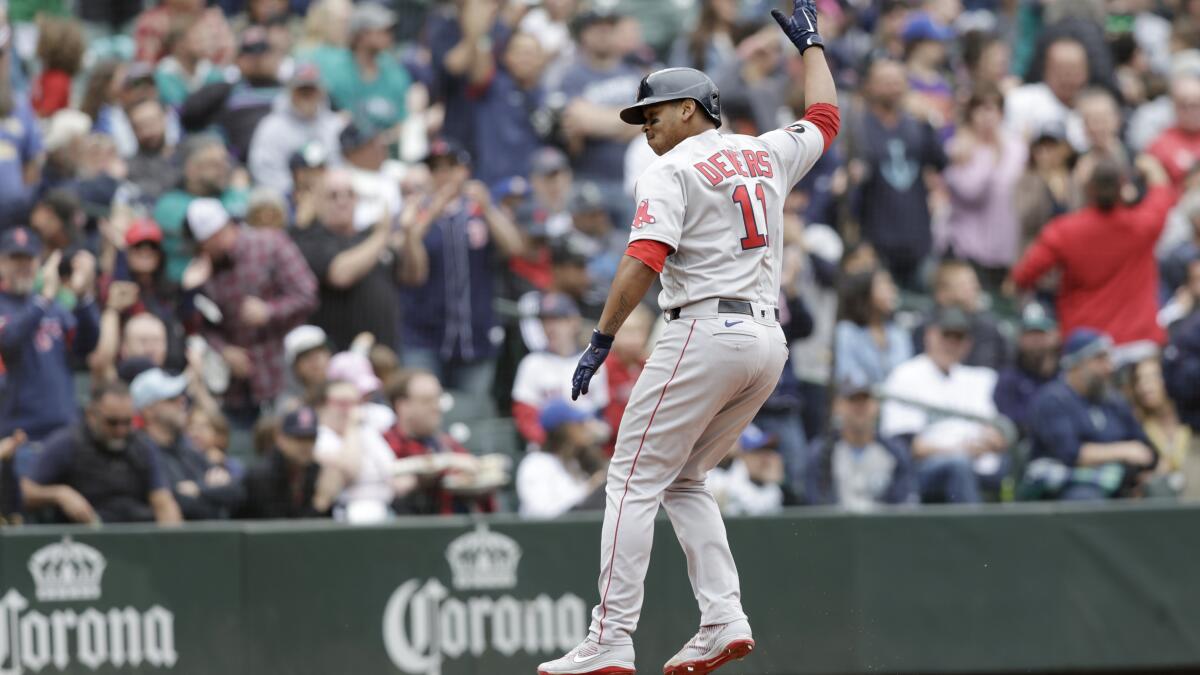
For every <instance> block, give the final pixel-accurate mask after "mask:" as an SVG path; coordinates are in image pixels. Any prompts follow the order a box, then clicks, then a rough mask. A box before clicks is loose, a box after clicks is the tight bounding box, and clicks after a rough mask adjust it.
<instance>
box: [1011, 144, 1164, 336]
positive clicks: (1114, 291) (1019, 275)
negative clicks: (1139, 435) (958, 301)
mask: <svg viewBox="0 0 1200 675" xmlns="http://www.w3.org/2000/svg"><path fill="white" fill-rule="evenodd" d="M1137 168H1138V169H1139V170H1140V171H1141V172H1142V174H1143V175H1144V176H1145V178H1146V184H1147V188H1148V190H1147V192H1146V196H1145V198H1144V199H1142V201H1141V202H1139V203H1137V204H1134V205H1126V204H1124V203H1123V202H1122V201H1121V191H1122V189H1123V188H1124V186H1125V180H1124V176H1123V175H1122V170H1121V168H1120V167H1119V166H1118V165H1116V164H1113V163H1111V162H1101V163H1099V164H1097V165H1096V167H1095V169H1093V171H1092V175H1091V177H1090V178H1089V179H1088V183H1087V197H1088V204H1087V205H1086V206H1084V207H1083V208H1082V209H1080V210H1078V211H1075V212H1073V213H1068V214H1066V215H1063V216H1059V217H1058V218H1055V219H1054V220H1051V221H1050V222H1049V223H1047V224H1046V226H1045V227H1044V228H1043V229H1042V232H1041V234H1039V235H1038V238H1037V240H1035V241H1034V242H1033V244H1031V245H1030V247H1029V249H1028V250H1026V251H1025V255H1024V256H1022V257H1021V260H1020V262H1018V263H1017V265H1016V267H1014V268H1013V271H1012V277H1013V281H1015V282H1016V283H1017V285H1018V286H1020V287H1022V288H1030V287H1032V286H1033V284H1034V283H1035V282H1036V281H1037V280H1038V278H1039V277H1041V276H1042V275H1043V274H1045V273H1046V272H1048V271H1049V270H1051V269H1053V268H1058V269H1060V270H1061V272H1062V281H1061V282H1060V283H1059V288H1058V303H1057V304H1058V318H1059V323H1060V324H1061V325H1062V331H1063V334H1064V335H1065V334H1069V333H1070V332H1071V331H1072V330H1074V329H1075V328H1078V327H1080V326H1091V327H1094V328H1096V329H1098V330H1100V331H1102V332H1104V333H1107V334H1109V335H1110V336H1112V338H1113V340H1114V341H1115V342H1116V343H1117V344H1124V343H1127V342H1133V341H1135V340H1153V341H1155V342H1157V343H1159V344H1162V343H1164V342H1165V341H1166V335H1165V333H1164V332H1163V329H1162V327H1161V326H1159V325H1158V321H1157V319H1156V314H1157V312H1158V298H1157V292H1158V264H1157V262H1156V261H1155V259H1154V244H1155V242H1157V241H1158V237H1159V234H1161V233H1162V229H1163V224H1164V222H1165V220H1166V216H1167V211H1169V210H1170V208H1171V207H1172V206H1173V205H1174V203H1175V199H1176V193H1175V190H1174V189H1173V188H1172V187H1171V184H1170V178H1169V177H1168V176H1167V173H1166V171H1165V170H1164V169H1163V167H1162V164H1160V163H1159V162H1158V161H1157V160H1155V159H1154V158H1153V157H1150V156H1148V155H1143V156H1142V157H1139V158H1138V161H1137Z"/></svg>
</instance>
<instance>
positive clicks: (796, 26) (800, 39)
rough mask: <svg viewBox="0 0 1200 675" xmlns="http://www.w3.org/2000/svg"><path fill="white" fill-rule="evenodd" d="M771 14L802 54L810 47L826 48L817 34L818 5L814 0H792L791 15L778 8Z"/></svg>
mask: <svg viewBox="0 0 1200 675" xmlns="http://www.w3.org/2000/svg"><path fill="white" fill-rule="evenodd" d="M771 16H773V17H775V21H776V23H778V24H779V27H780V28H782V29H783V33H784V35H787V36H788V39H789V40H791V41H792V44H794V45H796V49H799V50H800V53H801V54H803V53H804V50H805V49H808V48H809V47H820V48H821V49H824V48H825V41H824V40H822V39H821V36H820V35H818V34H817V6H816V4H815V3H814V2H813V0H792V15H791V16H787V15H786V14H784V13H783V12H781V11H779V10H777V9H773V10H771Z"/></svg>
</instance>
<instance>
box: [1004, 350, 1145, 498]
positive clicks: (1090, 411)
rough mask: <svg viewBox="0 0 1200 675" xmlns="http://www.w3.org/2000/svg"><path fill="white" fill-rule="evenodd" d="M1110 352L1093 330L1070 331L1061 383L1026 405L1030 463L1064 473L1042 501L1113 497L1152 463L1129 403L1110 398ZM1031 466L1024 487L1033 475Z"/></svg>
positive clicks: (1051, 386) (1058, 382) (1117, 396)
mask: <svg viewBox="0 0 1200 675" xmlns="http://www.w3.org/2000/svg"><path fill="white" fill-rule="evenodd" d="M1112 346H1113V341H1112V339H1111V338H1110V337H1108V336H1107V335H1105V334H1104V333H1101V332H1099V331H1097V330H1094V329H1091V328H1086V327H1085V328H1078V329H1075V330H1073V331H1072V332H1071V333H1069V334H1068V335H1067V339H1066V342H1064V343H1063V355H1062V361H1061V364H1062V370H1063V374H1062V377H1060V378H1059V379H1057V380H1055V381H1054V382H1051V383H1050V384H1048V385H1046V386H1045V387H1042V389H1041V391H1039V392H1038V394H1037V397H1036V398H1034V400H1033V403H1032V404H1031V422H1030V429H1031V431H1032V432H1033V453H1032V456H1033V458H1034V463H1035V464H1036V462H1037V461H1038V460H1052V461H1053V462H1055V463H1057V464H1058V465H1061V466H1062V467H1065V468H1067V469H1069V470H1070V473H1069V474H1068V476H1067V478H1066V480H1065V481H1061V482H1060V483H1059V484H1057V485H1050V486H1047V487H1048V489H1047V492H1048V495H1047V496H1050V497H1054V498H1057V499H1062V500H1084V499H1104V498H1107V497H1114V496H1118V495H1119V494H1121V493H1122V490H1121V488H1122V486H1123V485H1132V484H1133V483H1134V481H1135V477H1136V474H1139V473H1141V472H1143V471H1149V470H1151V469H1153V468H1154V466H1155V463H1156V462H1157V461H1158V455H1157V453H1156V452H1155V450H1154V448H1153V446H1152V445H1151V442H1150V439H1149V438H1147V437H1146V434H1145V432H1144V431H1143V430H1142V428H1141V425H1139V424H1138V421H1137V419H1136V418H1135V417H1134V414H1133V410H1132V409H1130V407H1129V403H1128V402H1126V401H1125V400H1124V399H1123V398H1122V397H1121V396H1120V395H1119V394H1114V393H1111V392H1110V386H1109V385H1110V380H1111V378H1112V374H1113V365H1112V356H1111V352H1112ZM1035 464H1031V465H1030V467H1029V470H1027V475H1026V480H1027V481H1028V480H1030V475H1031V474H1032V475H1034V476H1036V475H1038V474H1037V469H1036V468H1035ZM1044 464H1045V463H1044V462H1043V465H1044ZM1104 467H1109V468H1108V469H1104ZM1079 469H1100V470H1095V471H1079Z"/></svg>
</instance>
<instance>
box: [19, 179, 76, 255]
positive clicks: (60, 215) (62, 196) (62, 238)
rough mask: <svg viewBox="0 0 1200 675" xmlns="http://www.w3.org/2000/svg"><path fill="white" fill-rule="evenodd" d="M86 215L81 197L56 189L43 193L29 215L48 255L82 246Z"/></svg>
mask: <svg viewBox="0 0 1200 675" xmlns="http://www.w3.org/2000/svg"><path fill="white" fill-rule="evenodd" d="M85 220H86V216H85V215H84V214H83V210H82V207H81V205H80V203H79V198H78V197H76V196H75V193H74V192H73V191H71V190H68V189H64V188H55V189H53V190H50V191H48V192H46V193H45V194H43V195H42V196H41V198H40V199H38V200H37V202H36V203H34V205H33V211H31V212H30V214H29V226H30V228H32V229H33V231H34V232H36V233H37V235H38V238H39V239H41V241H42V244H43V245H44V246H45V247H46V253H48V254H49V253H53V252H55V251H62V252H63V253H64V255H65V254H67V251H68V249H70V248H71V247H72V246H74V245H78V244H81V243H82V239H83V232H82V230H83V225H84V221H85Z"/></svg>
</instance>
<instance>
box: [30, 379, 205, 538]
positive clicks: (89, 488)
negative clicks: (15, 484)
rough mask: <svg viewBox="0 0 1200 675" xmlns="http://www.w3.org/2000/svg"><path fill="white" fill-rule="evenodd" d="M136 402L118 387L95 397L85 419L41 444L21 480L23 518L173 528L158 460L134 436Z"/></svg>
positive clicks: (174, 511) (175, 508)
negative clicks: (154, 524) (41, 516)
mask: <svg viewBox="0 0 1200 675" xmlns="http://www.w3.org/2000/svg"><path fill="white" fill-rule="evenodd" d="M133 412H134V408H133V398H132V397H131V396H130V394H129V389H128V387H126V386H125V384H123V383H121V382H119V381H113V382H106V383H104V384H100V385H98V386H97V387H96V388H95V389H94V390H93V391H92V397H91V403H90V404H89V405H88V407H87V410H86V413H85V415H84V419H83V420H82V421H80V422H77V423H75V424H72V425H71V426H68V427H66V428H65V429H62V430H61V431H59V432H58V433H56V434H54V435H53V436H51V437H50V438H49V439H47V440H46V442H45V444H44V446H43V447H42V452H41V453H40V454H39V455H38V456H37V459H36V461H35V463H34V466H33V468H32V470H31V471H30V473H29V475H28V476H26V477H24V478H22V479H21V491H22V493H23V496H24V500H25V512H26V514H28V515H31V516H32V515H34V514H40V513H41V511H42V510H46V511H48V512H50V513H51V514H53V515H52V516H51V520H54V521H64V520H65V521H66V522H72V523H85V524H95V523H120V522H148V521H155V522H158V523H161V524H167V523H178V522H180V521H182V519H183V517H182V515H181V514H180V511H179V505H178V504H177V503H176V502H175V498H174V497H173V496H171V490H170V488H169V486H168V485H167V481H166V478H165V476H164V474H163V471H162V467H161V466H160V464H159V457H158V454H157V453H156V452H155V450H154V448H153V447H151V446H150V445H148V444H146V443H144V442H142V441H140V440H139V438H138V436H136V435H134V433H133Z"/></svg>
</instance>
